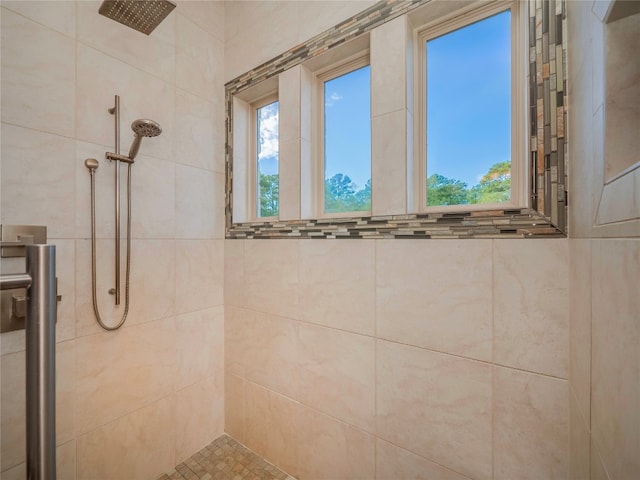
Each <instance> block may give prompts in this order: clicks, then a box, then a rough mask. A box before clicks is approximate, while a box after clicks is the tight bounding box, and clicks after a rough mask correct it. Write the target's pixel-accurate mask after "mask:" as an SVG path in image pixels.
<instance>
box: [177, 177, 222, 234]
mask: <svg viewBox="0 0 640 480" xmlns="http://www.w3.org/2000/svg"><path fill="white" fill-rule="evenodd" d="M214 175H215V173H212V172H210V171H207V170H202V169H200V168H193V167H188V166H185V165H176V206H175V208H176V237H177V238H191V239H193V238H212V237H213V232H214V224H213V221H214V215H212V211H211V210H212V208H213V205H214V202H215V199H216V198H220V195H221V193H222V191H214V188H213V185H214Z"/></svg>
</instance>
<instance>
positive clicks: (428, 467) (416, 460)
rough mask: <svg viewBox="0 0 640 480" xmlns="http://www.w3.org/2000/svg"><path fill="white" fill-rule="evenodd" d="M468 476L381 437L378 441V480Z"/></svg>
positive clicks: (459, 478) (441, 479) (458, 479)
mask: <svg viewBox="0 0 640 480" xmlns="http://www.w3.org/2000/svg"><path fill="white" fill-rule="evenodd" d="M467 478H468V477H465V476H463V475H460V474H459V473H456V472H454V471H452V470H449V469H448V468H445V467H443V466H442V465H438V464H437V463H434V462H432V461H430V460H427V459H426V458H423V457H420V456H418V455H416V454H415V453H411V452H410V451H408V450H405V449H403V448H400V447H397V446H395V445H393V444H392V443H389V442H385V441H384V440H380V439H378V440H377V441H376V479H377V480H465V479H467Z"/></svg>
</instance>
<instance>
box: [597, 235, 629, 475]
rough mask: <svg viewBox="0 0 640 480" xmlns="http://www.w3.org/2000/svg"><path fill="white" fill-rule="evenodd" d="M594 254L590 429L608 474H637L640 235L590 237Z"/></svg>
mask: <svg viewBox="0 0 640 480" xmlns="http://www.w3.org/2000/svg"><path fill="white" fill-rule="evenodd" d="M592 255H593V271H592V274H593V284H592V288H593V290H592V291H593V298H592V302H593V303H592V315H593V320H592V321H593V323H592V359H591V369H592V377H591V382H592V389H591V431H592V435H593V439H594V440H595V444H596V445H597V446H598V453H599V455H600V457H601V458H602V461H603V463H604V465H605V468H606V471H607V472H608V473H609V475H610V476H611V478H612V479H622V478H632V477H635V476H638V474H640V457H639V456H638V446H639V445H640V410H639V409H638V405H640V375H639V372H640V349H639V348H638V345H640V313H639V312H640V301H639V300H638V298H639V297H638V285H639V284H640V240H638V239H629V240H597V241H593V243H592ZM592 461H593V457H592Z"/></svg>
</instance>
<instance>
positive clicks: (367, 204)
mask: <svg viewBox="0 0 640 480" xmlns="http://www.w3.org/2000/svg"><path fill="white" fill-rule="evenodd" d="M354 197H355V198H354V200H355V202H354V203H355V204H354V207H355V209H354V210H355V211H359V212H366V211H368V210H371V179H369V180H367V183H365V184H364V187H363V188H362V189H360V190H358V191H357V192H356V193H355V195H354Z"/></svg>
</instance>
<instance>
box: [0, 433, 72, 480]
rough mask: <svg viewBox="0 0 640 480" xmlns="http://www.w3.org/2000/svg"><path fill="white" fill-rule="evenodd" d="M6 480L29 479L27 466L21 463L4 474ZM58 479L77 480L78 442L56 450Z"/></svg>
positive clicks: (64, 445) (61, 446)
mask: <svg viewBox="0 0 640 480" xmlns="http://www.w3.org/2000/svg"><path fill="white" fill-rule="evenodd" d="M2 478H3V479H4V480H24V479H25V478H27V464H26V463H21V464H19V465H16V466H15V467H11V468H10V469H8V470H5V471H3V472H2ZM56 478H58V479H59V480H75V478H76V441H75V440H71V441H70V442H67V443H65V444H63V445H59V446H58V447H57V448H56Z"/></svg>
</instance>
